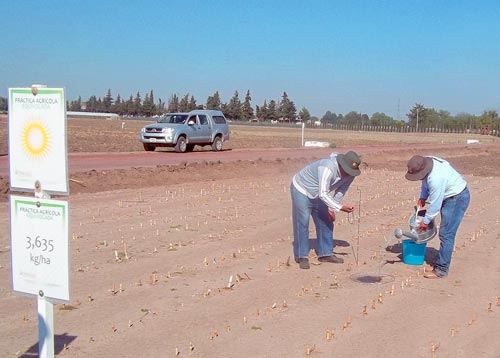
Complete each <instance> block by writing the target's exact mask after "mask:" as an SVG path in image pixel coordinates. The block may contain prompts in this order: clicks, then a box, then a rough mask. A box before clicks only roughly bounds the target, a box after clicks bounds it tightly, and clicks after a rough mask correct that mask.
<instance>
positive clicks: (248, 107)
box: [241, 90, 253, 120]
mask: <svg viewBox="0 0 500 358" xmlns="http://www.w3.org/2000/svg"><path fill="white" fill-rule="evenodd" d="M252 118H253V108H252V97H251V95H250V90H247V94H246V95H245V102H243V105H242V108H241V119H243V120H249V119H252Z"/></svg>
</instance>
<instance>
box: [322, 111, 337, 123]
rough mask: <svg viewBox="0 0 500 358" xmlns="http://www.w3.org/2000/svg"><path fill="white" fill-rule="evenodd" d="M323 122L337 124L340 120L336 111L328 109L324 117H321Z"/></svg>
mask: <svg viewBox="0 0 500 358" xmlns="http://www.w3.org/2000/svg"><path fill="white" fill-rule="evenodd" d="M321 122H322V123H331V124H335V123H337V122H338V117H337V115H336V114H335V113H332V112H330V111H326V112H325V114H324V115H323V117H321Z"/></svg>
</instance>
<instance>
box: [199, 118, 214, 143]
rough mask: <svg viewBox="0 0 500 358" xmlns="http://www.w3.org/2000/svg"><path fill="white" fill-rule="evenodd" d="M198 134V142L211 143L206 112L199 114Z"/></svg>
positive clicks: (210, 129)
mask: <svg viewBox="0 0 500 358" xmlns="http://www.w3.org/2000/svg"><path fill="white" fill-rule="evenodd" d="M198 119H199V124H200V126H199V134H200V143H211V142H212V126H211V125H210V121H209V120H208V117H207V115H206V114H199V115H198Z"/></svg>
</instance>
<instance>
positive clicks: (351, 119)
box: [343, 111, 363, 126]
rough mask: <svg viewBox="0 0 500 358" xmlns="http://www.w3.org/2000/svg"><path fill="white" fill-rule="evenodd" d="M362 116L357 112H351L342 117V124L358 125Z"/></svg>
mask: <svg viewBox="0 0 500 358" xmlns="http://www.w3.org/2000/svg"><path fill="white" fill-rule="evenodd" d="M362 118H363V117H362V115H361V113H359V112H355V111H351V112H349V113H347V114H346V115H345V116H344V121H343V124H347V125H351V126H352V125H360V124H361V122H362Z"/></svg>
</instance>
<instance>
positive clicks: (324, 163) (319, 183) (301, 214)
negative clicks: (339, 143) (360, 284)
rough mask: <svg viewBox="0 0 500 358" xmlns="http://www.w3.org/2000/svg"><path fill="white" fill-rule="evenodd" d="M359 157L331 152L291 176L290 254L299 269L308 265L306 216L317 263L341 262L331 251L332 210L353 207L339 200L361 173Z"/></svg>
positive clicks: (351, 153)
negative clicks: (311, 225) (311, 226)
mask: <svg viewBox="0 0 500 358" xmlns="http://www.w3.org/2000/svg"><path fill="white" fill-rule="evenodd" d="M360 164H361V159H360V157H359V156H358V154H357V153H355V152H353V151H349V152H347V153H346V154H339V153H332V154H331V155H330V157H329V158H326V159H321V160H318V161H316V162H314V163H311V164H309V165H308V166H306V167H305V168H303V169H302V170H300V171H299V172H298V173H297V174H295V176H294V177H293V179H292V184H291V186H290V192H291V196H292V220H293V255H294V257H295V262H297V263H298V264H299V267H300V268H301V269H308V268H309V267H310V266H309V249H310V248H309V219H310V217H311V216H312V218H313V221H314V225H315V226H316V236H317V241H318V245H317V247H316V253H317V255H318V260H319V261H320V262H331V263H343V262H344V260H343V259H342V258H340V257H337V256H335V255H334V254H333V223H334V221H335V213H337V212H339V211H343V212H346V213H351V212H353V211H354V206H348V205H342V199H343V197H344V195H345V193H346V192H347V190H348V189H349V186H350V185H351V184H352V182H353V181H354V178H355V177H356V176H358V175H359V174H361V171H360V170H359V165H360Z"/></svg>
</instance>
